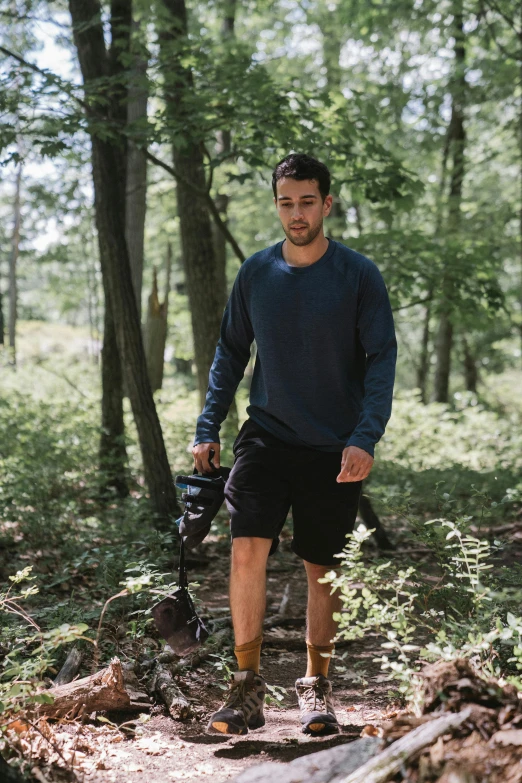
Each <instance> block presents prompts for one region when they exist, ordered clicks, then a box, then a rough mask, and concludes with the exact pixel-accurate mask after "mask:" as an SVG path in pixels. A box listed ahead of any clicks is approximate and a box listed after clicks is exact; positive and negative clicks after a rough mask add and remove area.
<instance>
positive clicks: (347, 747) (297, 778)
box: [231, 737, 382, 783]
mask: <svg viewBox="0 0 522 783" xmlns="http://www.w3.org/2000/svg"><path fill="white" fill-rule="evenodd" d="M381 745H382V740H380V739H377V738H375V737H365V738H364V739H359V740H355V742H346V743H345V744H343V745H336V746H335V747H333V748H328V750H320V751H319V752H318V753H311V754H310V755H309V756H302V757H301V758H298V759H294V761H290V762H289V763H288V764H281V763H278V762H273V761H268V762H265V763H264V764H258V765H256V766H255V767H249V769H246V770H244V772H242V773H241V774H240V775H239V776H238V777H237V778H234V780H233V781H232V782H231V783H266V782H267V781H268V780H269V781H270V783H336V781H338V780H339V775H341V774H342V775H345V774H346V773H347V772H351V771H353V770H355V769H357V768H358V767H360V766H362V765H363V764H365V763H366V762H367V761H368V759H370V758H372V757H373V756H374V755H375V754H376V753H378V752H379V748H380V747H381Z"/></svg>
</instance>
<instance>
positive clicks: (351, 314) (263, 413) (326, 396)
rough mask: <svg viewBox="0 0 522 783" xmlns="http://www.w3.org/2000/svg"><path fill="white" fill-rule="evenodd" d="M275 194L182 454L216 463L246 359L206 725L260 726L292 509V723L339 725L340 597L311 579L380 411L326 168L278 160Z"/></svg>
mask: <svg viewBox="0 0 522 783" xmlns="http://www.w3.org/2000/svg"><path fill="white" fill-rule="evenodd" d="M272 186H273V191H274V203H275V205H276V209H277V212H278V215H279V218H280V220H281V224H282V227H283V230H284V232H285V234H286V239H285V240H284V241H283V242H278V243H277V244H276V245H274V246H272V247H269V248H268V249H266V250H262V251H260V252H259V253H255V254H254V255H253V256H251V257H250V258H248V259H247V260H246V261H245V262H244V264H243V266H242V267H241V269H240V270H239V273H238V275H237V277H236V280H235V282H234V286H233V289H232V292H231V295H230V298H229V300H228V303H227V306H226V308H225V312H224V315H223V321H222V325H221V334H220V339H219V342H218V345H217V349H216V354H215V358H214V362H213V364H212V367H211V370H210V375H209V387H208V392H207V397H206V401H205V407H204V410H203V412H202V413H201V415H200V416H199V417H198V421H197V428H196V437H195V440H194V447H193V450H192V453H193V456H194V463H195V466H196V468H197V469H198V471H200V472H211V470H212V467H211V465H210V463H209V456H210V450H211V449H212V450H213V451H214V454H215V456H214V458H213V462H214V465H215V467H219V454H220V445H219V429H220V426H221V423H222V422H223V421H224V419H225V418H226V415H227V412H228V409H229V407H230V404H231V402H232V400H233V398H234V394H235V391H236V389H237V386H238V384H239V382H240V381H241V379H242V377H243V373H244V370H245V367H246V365H247V363H248V360H249V358H250V346H251V343H252V341H253V340H254V339H255V340H256V344H257V357H256V363H255V367H254V374H253V378H252V385H251V391H250V405H249V407H248V408H247V413H248V415H249V418H248V419H247V421H246V422H245V423H244V424H243V426H242V427H241V430H240V432H239V434H238V436H237V438H236V440H235V442H234V446H233V451H234V456H235V461H234V466H233V468H232V471H231V473H230V476H229V479H228V481H227V484H226V488H225V499H226V503H227V508H228V510H229V512H230V524H231V536H232V559H231V573H230V608H231V612H232V621H233V626H234V635H235V649H234V652H235V655H236V658H237V662H238V671H237V672H235V673H234V676H233V679H232V683H231V688H230V691H229V693H228V696H227V699H226V701H225V703H224V704H223V706H222V707H221V709H219V710H218V711H217V712H216V713H214V714H213V715H212V716H211V718H210V721H209V725H208V730H209V731H211V732H222V733H225V734H246V733H247V731H248V730H249V729H255V728H259V727H260V726H263V725H264V722H265V720H264V715H263V704H264V697H265V692H266V683H265V680H264V679H263V677H262V676H261V675H260V674H259V662H260V653H261V642H262V625H263V617H264V612H265V601H266V563H267V558H268V556H269V554H271V553H272V552H273V551H275V548H276V547H277V544H278V541H279V533H280V532H281V529H282V527H283V525H284V522H285V519H286V516H287V514H288V511H289V509H290V506H291V507H292V516H293V523H294V533H293V541H292V549H293V551H294V552H295V553H296V554H297V555H299V557H301V558H302V559H303V561H304V566H305V569H306V574H307V578H308V607H307V637H306V644H307V651H308V663H307V670H306V674H305V676H304V677H301V678H300V679H298V680H297V682H296V691H297V696H298V700H299V706H300V711H301V725H302V730H303V731H304V732H305V733H307V734H312V735H322V734H330V733H334V732H338V731H339V725H338V723H337V718H336V716H335V712H334V708H333V706H332V688H331V683H330V681H329V680H328V678H327V675H328V664H329V661H330V657H331V655H332V653H333V638H334V636H335V634H336V628H337V626H336V623H335V622H334V620H333V614H334V612H338V611H339V610H340V607H341V604H340V600H339V596H338V595H337V594H334V595H331V594H330V585H328V584H321V583H320V582H319V581H318V580H319V579H320V578H321V577H323V576H324V575H325V573H326V572H327V571H329V570H330V569H331V568H332V567H336V565H338V561H336V560H335V555H336V554H337V553H339V552H340V551H341V550H342V549H343V547H344V544H345V538H346V535H347V534H348V533H350V532H352V530H353V526H354V522H355V518H356V515H357V507H358V502H359V496H360V492H361V484H362V481H363V480H364V479H365V478H366V477H367V476H368V474H369V472H370V470H371V467H372V464H373V453H374V446H375V444H376V443H377V441H378V440H379V439H380V438H381V436H382V434H383V432H384V429H385V426H386V423H387V421H388V419H389V417H390V414H391V404H392V391H393V382H394V375H395V362H396V354H397V343H396V339H395V331H394V324H393V317H392V312H391V308H390V303H389V299H388V294H387V291H386V287H385V284H384V281H383V279H382V276H381V274H380V272H379V270H378V268H377V266H376V265H375V264H374V263H373V262H372V261H370V260H369V259H368V258H366V257H364V256H362V255H360V254H359V253H356V252H355V251H353V250H350V249H349V248H347V247H345V246H344V245H342V244H341V243H339V242H336V241H333V240H331V239H328V238H327V237H326V236H325V235H324V231H323V220H324V218H325V217H327V216H328V215H329V213H330V210H331V208H332V201H333V199H332V196H331V195H330V194H329V191H330V173H329V171H328V169H327V167H326V166H325V165H324V164H322V163H320V162H319V161H317V160H315V159H314V158H312V157H310V156H308V155H304V154H292V155H288V156H287V157H286V158H284V159H283V160H282V161H280V163H278V165H277V166H276V168H275V170H274V172H273V177H272Z"/></svg>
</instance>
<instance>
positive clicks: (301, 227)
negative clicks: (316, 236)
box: [290, 226, 306, 231]
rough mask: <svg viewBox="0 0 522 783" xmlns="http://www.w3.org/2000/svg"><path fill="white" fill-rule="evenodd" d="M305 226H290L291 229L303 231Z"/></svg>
mask: <svg viewBox="0 0 522 783" xmlns="http://www.w3.org/2000/svg"><path fill="white" fill-rule="evenodd" d="M305 228H306V226H290V229H291V230H292V231H304V229H305Z"/></svg>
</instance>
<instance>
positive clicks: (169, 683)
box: [150, 663, 193, 720]
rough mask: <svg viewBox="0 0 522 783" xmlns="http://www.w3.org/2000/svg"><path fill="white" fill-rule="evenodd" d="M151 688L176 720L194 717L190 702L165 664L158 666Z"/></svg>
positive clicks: (158, 664)
mask: <svg viewBox="0 0 522 783" xmlns="http://www.w3.org/2000/svg"><path fill="white" fill-rule="evenodd" d="M150 687H151V690H152V691H153V692H154V693H155V694H156V695H157V696H158V698H159V699H161V701H162V702H163V704H164V705H165V706H166V708H167V709H168V711H169V715H170V716H171V717H172V718H174V720H187V719H188V718H191V717H192V714H193V710H192V706H191V704H190V702H189V700H188V699H187V697H186V696H185V695H184V694H183V693H182V692H181V691H180V689H179V688H178V686H177V685H176V683H175V682H174V678H173V676H172V673H171V671H170V670H169V669H168V668H167V667H166V666H163V664H161V663H157V664H156V668H155V669H154V674H153V676H152V682H151V686H150Z"/></svg>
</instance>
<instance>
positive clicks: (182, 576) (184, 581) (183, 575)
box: [178, 536, 188, 587]
mask: <svg viewBox="0 0 522 783" xmlns="http://www.w3.org/2000/svg"><path fill="white" fill-rule="evenodd" d="M179 540H180V545H179V575H178V582H179V586H180V587H188V577H187V569H186V568H185V544H184V543H183V536H180V539H179Z"/></svg>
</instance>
